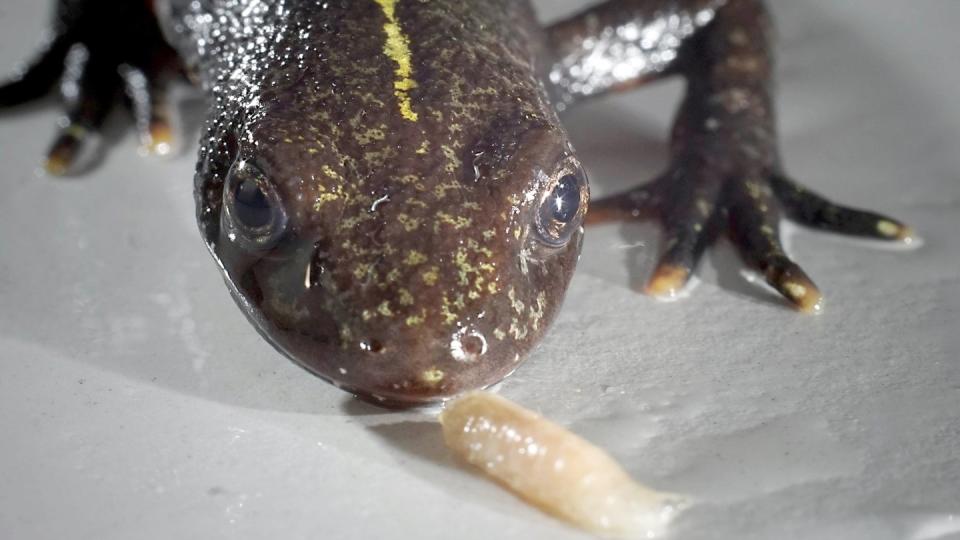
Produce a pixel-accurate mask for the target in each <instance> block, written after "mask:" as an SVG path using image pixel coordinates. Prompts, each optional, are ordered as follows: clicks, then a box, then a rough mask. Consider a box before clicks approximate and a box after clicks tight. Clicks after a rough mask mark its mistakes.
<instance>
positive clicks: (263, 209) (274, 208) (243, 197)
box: [223, 160, 287, 249]
mask: <svg viewBox="0 0 960 540" xmlns="http://www.w3.org/2000/svg"><path fill="white" fill-rule="evenodd" d="M223 197H224V201H223V202H224V205H223V207H224V209H225V210H226V211H225V212H224V215H225V217H226V221H227V223H226V225H227V230H228V231H229V232H230V233H233V234H232V236H231V238H235V239H237V240H238V241H240V242H243V243H244V244H246V246H247V247H249V248H252V249H267V248H269V247H271V246H272V245H273V244H275V243H276V242H277V240H279V239H280V237H281V236H283V233H284V231H285V230H286V227H287V213H286V212H285V211H284V208H283V204H282V203H281V201H280V194H279V193H278V192H277V189H276V187H274V185H273V183H272V182H270V180H269V179H268V178H267V176H266V175H265V174H263V172H262V171H261V170H260V169H259V168H258V167H257V166H256V165H254V164H253V163H251V162H249V161H244V160H237V162H236V163H234V164H233V167H231V168H230V172H229V173H228V174H227V182H226V186H225V189H224V190H223Z"/></svg>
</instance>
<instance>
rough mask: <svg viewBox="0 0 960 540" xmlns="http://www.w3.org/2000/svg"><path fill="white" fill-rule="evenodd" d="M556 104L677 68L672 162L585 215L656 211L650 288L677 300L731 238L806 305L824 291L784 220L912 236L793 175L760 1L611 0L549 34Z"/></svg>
mask: <svg viewBox="0 0 960 540" xmlns="http://www.w3.org/2000/svg"><path fill="white" fill-rule="evenodd" d="M550 32H551V36H550V37H551V42H552V45H553V47H554V51H555V55H556V61H555V63H554V64H553V67H552V71H551V80H552V82H553V83H554V84H555V85H556V86H557V91H556V99H558V100H559V101H560V102H561V104H562V105H571V104H574V103H576V102H578V101H581V100H583V99H585V98H589V97H592V96H597V95H601V94H604V93H607V92H611V91H617V90H621V89H627V88H632V87H634V86H636V85H638V84H641V83H643V82H646V81H649V80H653V79H656V78H659V77H662V76H665V75H669V74H674V73H679V74H682V75H683V76H684V77H685V78H686V80H687V92H686V96H685V98H684V100H683V104H682V105H681V107H680V111H679V113H678V116H677V119H676V121H675V124H674V128H673V134H672V139H671V148H670V153H671V159H670V165H669V166H668V168H667V170H666V171H665V172H664V173H663V174H661V175H660V176H659V177H657V178H656V179H655V180H653V181H651V182H649V183H647V184H644V185H641V186H639V187H637V188H634V189H631V190H629V191H626V192H624V193H620V194H617V195H613V196H611V197H607V198H604V199H602V200H599V201H594V202H592V203H591V211H590V215H589V219H588V221H589V222H591V223H601V222H605V221H610V220H619V219H639V218H646V217H654V218H657V219H659V220H660V222H661V223H662V225H663V229H664V237H665V238H664V243H663V246H664V248H663V253H662V254H661V256H660V260H659V262H658V264H657V267H656V269H655V270H654V272H653V276H652V277H651V279H650V281H649V282H648V284H647V287H646V290H647V292H648V293H649V294H652V295H655V296H672V295H674V294H676V292H677V291H678V290H679V289H680V288H682V287H683V286H684V285H685V284H686V283H687V281H688V280H689V279H690V276H691V274H692V273H693V271H694V269H695V268H696V266H697V263H698V262H699V260H700V258H701V256H702V255H703V252H704V249H705V248H706V247H707V245H708V244H709V243H711V242H712V241H713V240H714V239H715V238H716V237H717V236H718V235H719V234H720V233H724V232H725V233H726V234H727V236H728V237H729V238H730V239H731V241H732V242H733V244H734V245H735V246H736V248H737V250H738V251H739V253H740V255H741V257H742V259H743V261H744V263H745V264H747V265H749V266H750V267H752V268H754V269H756V270H757V271H759V272H760V273H761V274H762V275H763V276H764V277H765V278H766V280H767V282H768V283H769V284H770V285H771V286H773V287H774V288H775V289H776V290H777V291H779V292H780V293H781V294H782V295H783V296H784V297H786V298H787V299H788V300H789V301H790V302H791V303H792V304H793V305H794V306H796V307H797V308H798V309H799V310H801V311H804V312H812V311H817V310H818V309H819V308H820V306H821V300H822V296H821V293H820V291H819V289H818V288H817V286H816V285H814V283H813V281H812V280H811V279H810V278H809V277H808V276H807V275H806V273H805V272H804V271H803V270H802V269H801V268H800V267H799V266H798V265H797V264H796V263H795V262H793V261H792V260H791V259H790V257H789V256H788V255H787V254H786V253H785V252H784V249H783V245H782V243H781V240H780V221H781V218H782V217H788V218H790V219H792V220H794V221H796V222H798V223H800V224H802V225H806V226H809V227H815V228H820V229H824V230H828V231H831V232H835V233H841V234H849V235H855V236H862V237H869V238H876V239H881V240H889V241H899V242H905V241H909V240H910V238H911V231H910V229H909V228H908V227H906V226H905V225H903V224H902V223H900V222H898V221H896V220H894V219H891V218H888V217H885V216H882V215H879V214H874V213H871V212H865V211H861V210H855V209H851V208H846V207H842V206H839V205H836V204H834V203H832V202H830V201H828V200H827V199H825V198H823V197H821V196H820V195H817V194H815V193H813V192H810V191H808V190H806V189H805V188H803V187H801V186H800V185H799V184H797V183H796V182H794V181H793V180H791V179H789V177H788V176H787V174H786V173H785V172H784V169H783V166H782V162H781V158H780V152H779V148H778V144H777V130H776V119H775V116H774V112H775V111H774V102H773V83H772V73H773V67H774V66H773V55H772V46H771V33H772V24H771V20H770V17H769V14H768V12H767V10H766V9H765V7H764V5H763V2H761V1H760V0H612V1H609V2H606V3H604V4H601V5H599V6H597V7H595V8H593V9H591V10H589V11H587V12H585V13H582V14H580V15H577V16H575V17H573V18H571V19H568V20H566V21H563V22H561V23H559V24H557V25H555V26H554V27H552V28H551V29H550Z"/></svg>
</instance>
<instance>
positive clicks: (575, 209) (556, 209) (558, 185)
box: [537, 163, 590, 247]
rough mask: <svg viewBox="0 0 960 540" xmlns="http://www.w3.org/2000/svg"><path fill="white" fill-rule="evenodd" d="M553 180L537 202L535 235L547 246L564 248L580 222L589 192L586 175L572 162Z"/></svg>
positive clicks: (581, 221) (585, 208)
mask: <svg viewBox="0 0 960 540" xmlns="http://www.w3.org/2000/svg"><path fill="white" fill-rule="evenodd" d="M554 178H555V180H553V182H551V184H550V187H549V188H548V189H547V191H546V196H545V197H544V198H543V199H542V200H541V202H540V208H539V210H538V212H537V232H538V233H539V236H540V240H541V241H543V242H544V243H545V244H547V245H548V246H550V247H563V246H565V245H566V244H567V242H569V241H570V239H571V238H572V237H573V234H574V233H575V232H576V231H577V230H579V229H580V225H581V224H582V223H583V216H584V214H586V211H587V203H588V201H589V199H590V190H589V188H588V187H587V175H586V174H585V173H584V171H583V169H581V168H580V167H579V166H577V165H576V164H575V163H566V164H564V166H562V167H561V168H560V170H559V172H558V173H557V174H556V175H555V176H554Z"/></svg>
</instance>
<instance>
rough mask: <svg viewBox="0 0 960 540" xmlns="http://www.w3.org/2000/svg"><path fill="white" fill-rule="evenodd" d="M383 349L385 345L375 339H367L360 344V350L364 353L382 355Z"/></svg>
mask: <svg viewBox="0 0 960 540" xmlns="http://www.w3.org/2000/svg"><path fill="white" fill-rule="evenodd" d="M383 349H384V347H383V343H380V342H379V341H377V340H375V339H365V340H363V341H361V342H360V350H362V351H366V352H370V353H374V354H380V353H382V352H383Z"/></svg>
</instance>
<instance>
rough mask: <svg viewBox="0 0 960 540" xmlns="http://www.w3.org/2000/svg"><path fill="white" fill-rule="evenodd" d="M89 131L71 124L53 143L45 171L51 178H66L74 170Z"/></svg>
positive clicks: (45, 163)
mask: <svg viewBox="0 0 960 540" xmlns="http://www.w3.org/2000/svg"><path fill="white" fill-rule="evenodd" d="M88 136H89V131H88V130H87V129H86V128H84V127H83V126H81V125H78V124H74V123H70V124H68V125H67V126H66V127H65V128H63V130H61V132H60V134H59V135H57V137H56V139H54V141H53V145H51V147H50V150H49V151H48V152H47V159H46V161H44V164H43V169H44V170H45V171H46V172H47V174H49V175H51V176H65V175H67V174H69V173H70V171H71V170H73V169H74V168H75V166H76V164H77V162H78V161H80V160H79V156H80V155H81V154H83V153H84V152H83V149H84V148H85V146H86V145H85V142H86V141H87V140H88Z"/></svg>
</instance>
